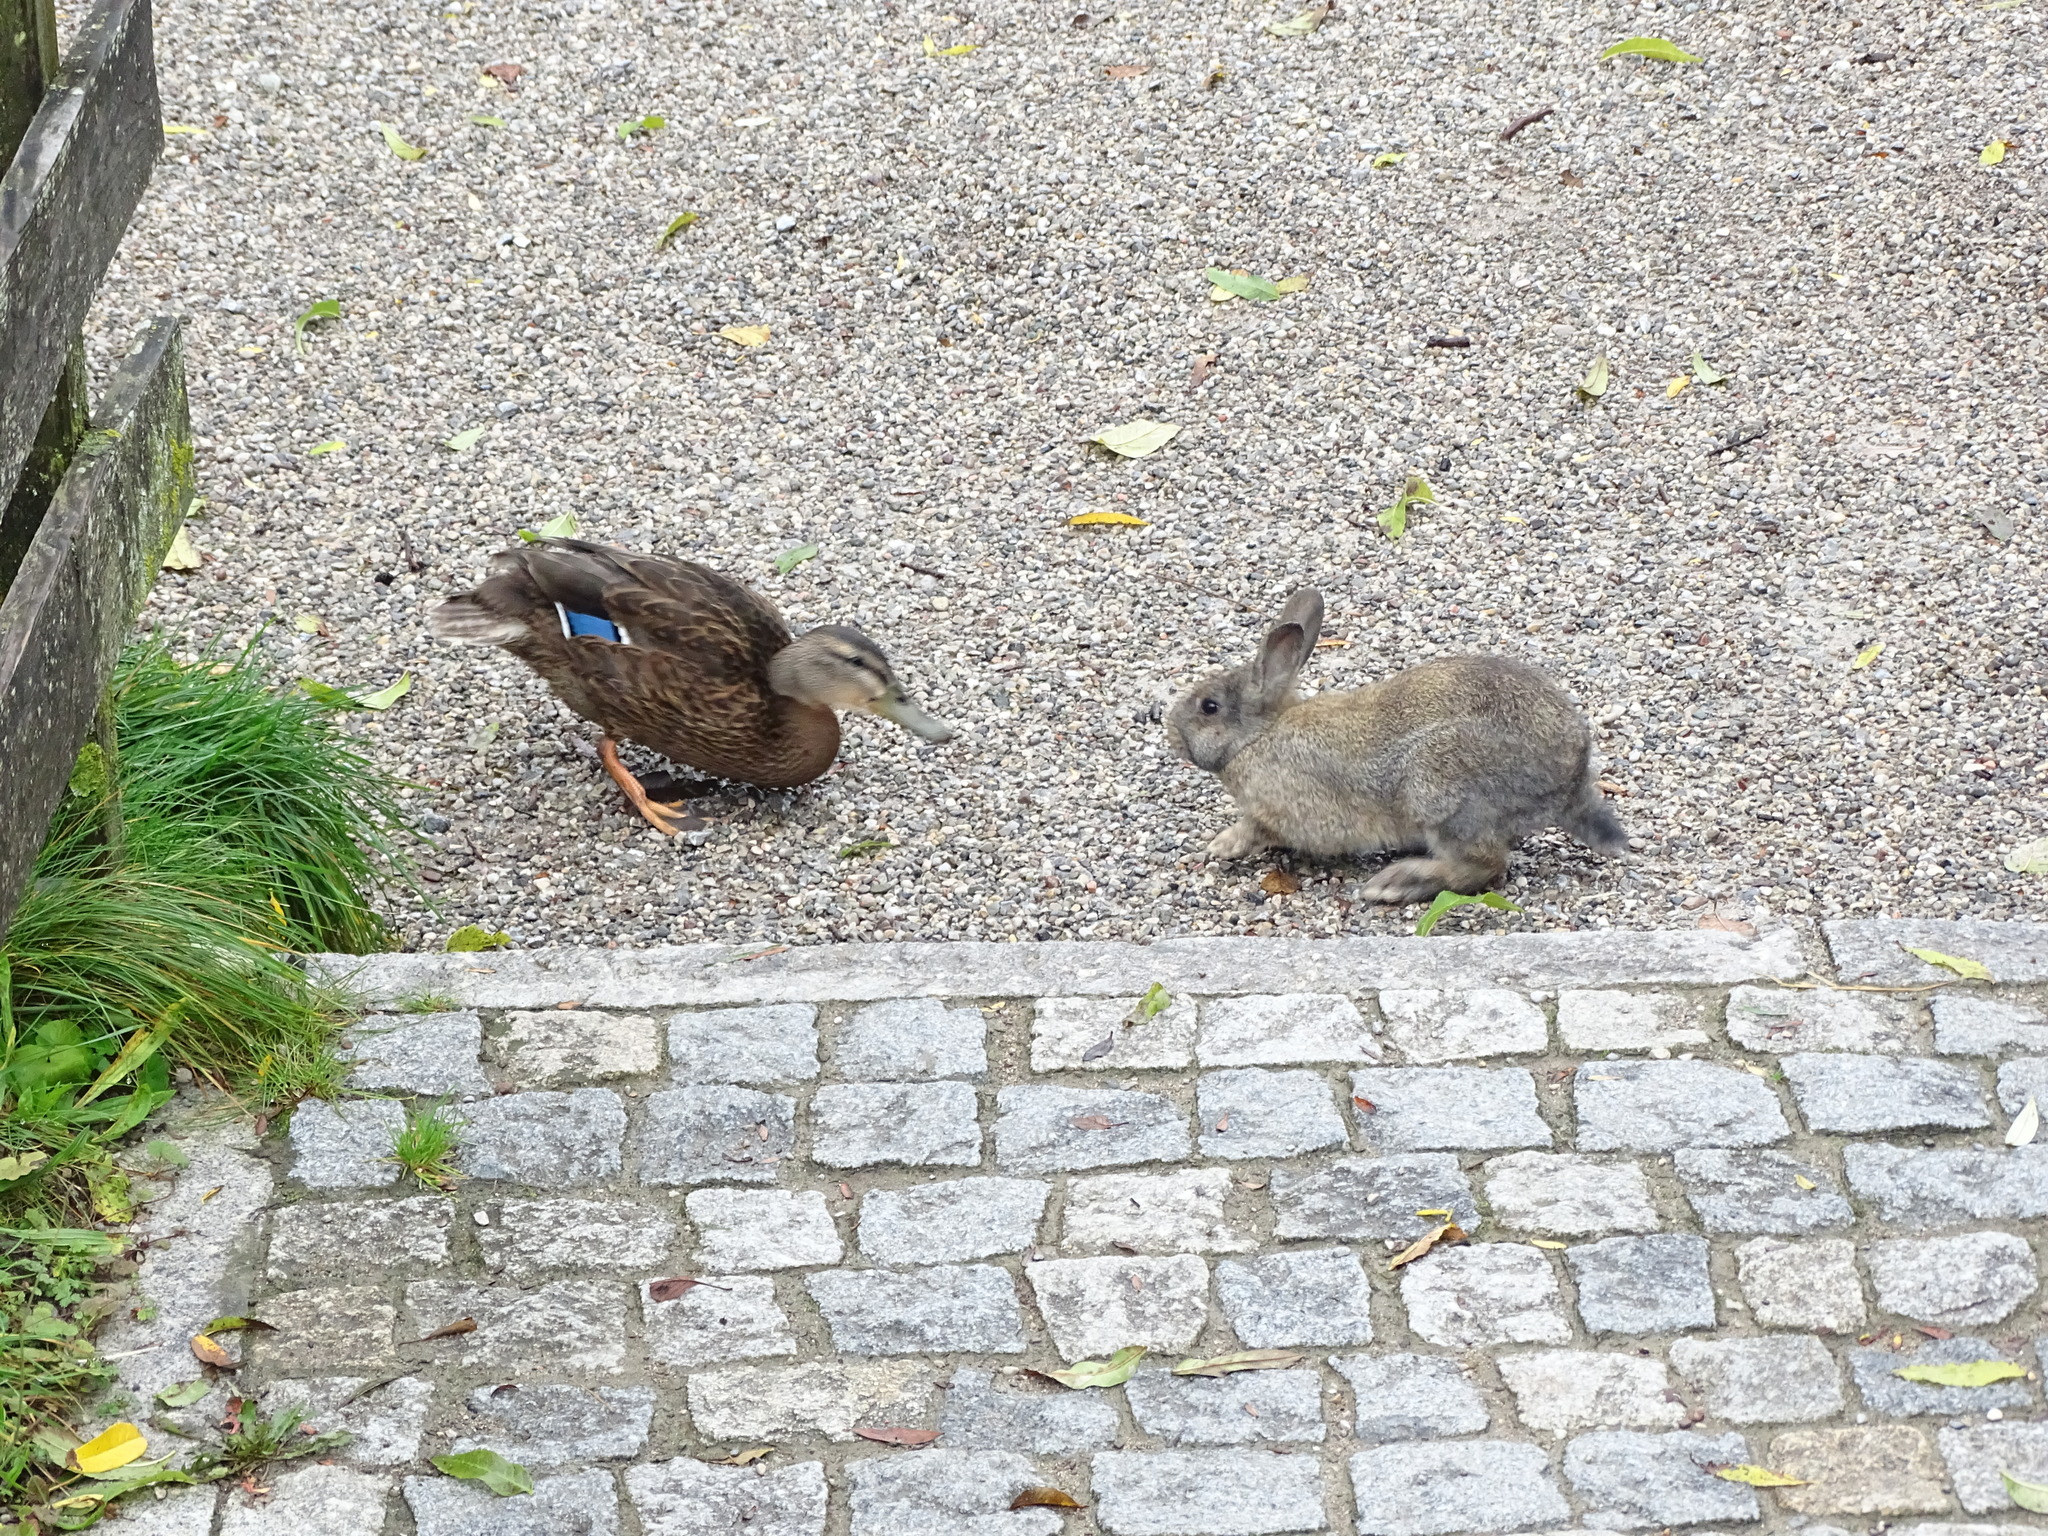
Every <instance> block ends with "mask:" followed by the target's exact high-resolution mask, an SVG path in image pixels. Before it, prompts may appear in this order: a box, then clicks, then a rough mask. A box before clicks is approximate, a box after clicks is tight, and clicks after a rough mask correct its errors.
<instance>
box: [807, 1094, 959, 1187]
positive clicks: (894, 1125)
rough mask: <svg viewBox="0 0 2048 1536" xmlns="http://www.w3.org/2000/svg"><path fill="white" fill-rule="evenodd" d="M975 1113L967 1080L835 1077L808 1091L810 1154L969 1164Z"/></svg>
mask: <svg viewBox="0 0 2048 1536" xmlns="http://www.w3.org/2000/svg"><path fill="white" fill-rule="evenodd" d="M975 1116H976V1109H975V1102H974V1085H973V1084H972V1083H960V1082H950V1081H948V1082H937V1083H833V1084H829V1085H828V1086H826V1087H823V1088H820V1089H819V1090H818V1091H817V1092H816V1093H814V1094H812V1095H811V1156H812V1157H813V1158H814V1159H815V1160H816V1161H818V1162H821V1163H823V1164H825V1166H826V1167H828V1168H868V1167H872V1166H873V1165H875V1164H877V1163H899V1164H901V1165H903V1166H904V1167H906V1168H930V1167H951V1168H972V1167H973V1166H974V1165H975V1164H977V1163H979V1162H980V1161H981V1123H980V1121H979V1120H977V1119H976V1118H975Z"/></svg>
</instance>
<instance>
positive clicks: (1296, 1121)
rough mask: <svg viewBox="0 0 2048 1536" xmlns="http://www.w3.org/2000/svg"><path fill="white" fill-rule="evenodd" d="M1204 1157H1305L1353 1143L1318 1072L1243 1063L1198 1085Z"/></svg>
mask: <svg viewBox="0 0 2048 1536" xmlns="http://www.w3.org/2000/svg"><path fill="white" fill-rule="evenodd" d="M1195 1118H1196V1123H1197V1125H1198V1126H1199V1127H1200V1130H1201V1135H1200V1138H1199V1141H1200V1146H1201V1149H1202V1155H1203V1156H1204V1157H1229V1158H1254V1157H1261V1158H1263V1157H1299V1156H1300V1155H1301V1154H1303V1153H1304V1152H1317V1151H1321V1150H1322V1149H1323V1148H1325V1147H1341V1146H1345V1145H1348V1143H1349V1140H1350V1138H1349V1137H1348V1135H1347V1134H1346V1132H1345V1130H1344V1117H1343V1116H1342V1115H1340V1114H1338V1113H1337V1106H1336V1104H1335V1102H1334V1101H1333V1100H1332V1098H1331V1095H1330V1085H1329V1084H1328V1083H1326V1082H1324V1081H1323V1080H1322V1078H1320V1077H1318V1076H1317V1075H1316V1074H1315V1073H1313V1072H1305V1071H1296V1072H1269V1071H1266V1070H1264V1069H1262V1068H1259V1067H1238V1068H1234V1069H1230V1070H1226V1071H1222V1072H1205V1073H1203V1074H1202V1076H1201V1078H1200V1079H1199V1080H1198V1081H1197V1082H1196V1084H1195Z"/></svg>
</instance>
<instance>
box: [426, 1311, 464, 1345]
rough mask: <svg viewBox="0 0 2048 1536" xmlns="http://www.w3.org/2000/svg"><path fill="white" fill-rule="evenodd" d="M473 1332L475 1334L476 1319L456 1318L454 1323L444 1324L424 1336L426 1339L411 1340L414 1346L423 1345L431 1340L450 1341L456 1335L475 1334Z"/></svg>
mask: <svg viewBox="0 0 2048 1536" xmlns="http://www.w3.org/2000/svg"><path fill="white" fill-rule="evenodd" d="M475 1332H476V1319H475V1318H473V1317H458V1318H457V1319H455V1321H454V1322H452V1323H444V1324H442V1325H441V1326H440V1327H439V1328H436V1329H435V1330H434V1331H433V1332H432V1333H430V1334H428V1335H427V1336H426V1338H423V1339H415V1340H413V1342H414V1343H415V1344H425V1343H428V1342H429V1341H431V1340H434V1339H452V1338H454V1337H455V1336H456V1335H458V1334H464V1333H475Z"/></svg>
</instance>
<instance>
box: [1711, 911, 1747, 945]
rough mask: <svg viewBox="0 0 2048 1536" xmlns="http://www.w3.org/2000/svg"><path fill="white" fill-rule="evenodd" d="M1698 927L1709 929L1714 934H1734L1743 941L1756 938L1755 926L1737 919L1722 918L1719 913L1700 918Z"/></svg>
mask: <svg viewBox="0 0 2048 1536" xmlns="http://www.w3.org/2000/svg"><path fill="white" fill-rule="evenodd" d="M1699 926H1700V927H1702V928H1711V929H1713V930H1714V931H1715V932H1716V933H1736V934H1740V935H1742V937H1743V938H1745V939H1753V938H1755V937H1756V924H1755V923H1745V922H1743V921H1742V920H1741V919H1739V918H1733V917H1722V916H1721V915H1720V914H1719V913H1715V912H1708V913H1706V914H1705V915H1703V916H1702V917H1701V918H1700V921H1699Z"/></svg>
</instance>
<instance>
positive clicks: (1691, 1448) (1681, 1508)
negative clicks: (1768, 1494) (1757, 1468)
mask: <svg viewBox="0 0 2048 1536" xmlns="http://www.w3.org/2000/svg"><path fill="white" fill-rule="evenodd" d="M1749 1459H1750V1456H1749V1447H1748V1445H1747V1444H1745V1443H1744V1441H1743V1438H1742V1436H1740V1435H1696V1434H1687V1433H1679V1434H1671V1435H1646V1434H1639V1433H1636V1432H1635V1431H1633V1430H1626V1429H1615V1430H1596V1431H1595V1432H1594V1433H1592V1434H1589V1435H1580V1436H1579V1437H1578V1438H1577V1439H1574V1440H1571V1441H1568V1442H1567V1443H1566V1445H1565V1448H1564V1475H1565V1478H1566V1480H1567V1481H1569V1482H1570V1483H1571V1485H1572V1491H1573V1492H1575V1493H1577V1494H1578V1496H1579V1501H1580V1503H1581V1504H1582V1505H1583V1506H1584V1513H1583V1514H1582V1515H1581V1516H1580V1522H1581V1523H1582V1524H1583V1525H1584V1526H1586V1527H1587V1528H1588V1529H1589V1530H1610V1531H1636V1530H1642V1529H1644V1528H1645V1527H1656V1526H1666V1525H1702V1524H1705V1523H1706V1522H1707V1521H1710V1520H1754V1519H1756V1518H1757V1513H1758V1512H1757V1502H1756V1490H1755V1489H1754V1488H1751V1487H1748V1486H1746V1485H1745V1484H1742V1483H1731V1482H1728V1481H1727V1480H1726V1479H1724V1478H1719V1477H1716V1476H1714V1474H1713V1473H1712V1472H1710V1471H1708V1470H1707V1469H1708V1468H1709V1467H1713V1466H1728V1465H1733V1464H1739V1463H1742V1462H1746V1461H1748V1460H1749Z"/></svg>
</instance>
